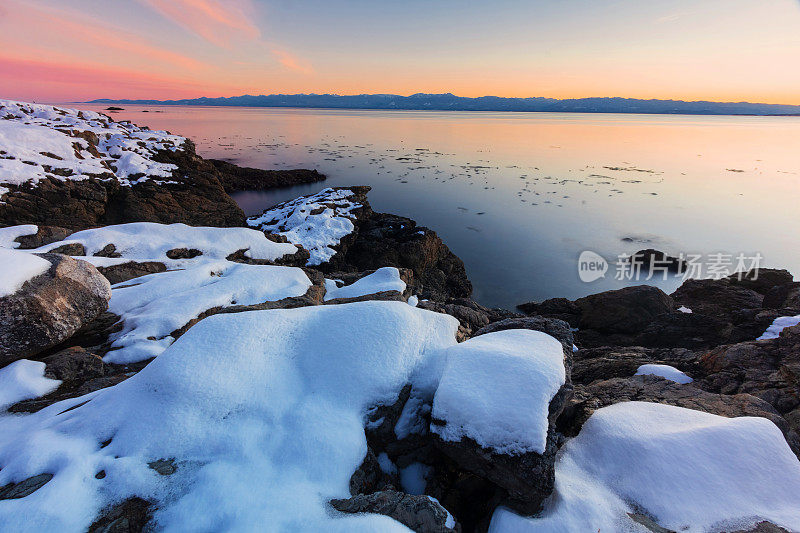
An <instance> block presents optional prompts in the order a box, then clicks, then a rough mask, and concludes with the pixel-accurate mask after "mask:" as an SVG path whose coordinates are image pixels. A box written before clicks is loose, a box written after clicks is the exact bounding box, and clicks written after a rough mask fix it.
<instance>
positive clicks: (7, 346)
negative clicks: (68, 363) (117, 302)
mask: <svg viewBox="0 0 800 533" xmlns="http://www.w3.org/2000/svg"><path fill="white" fill-rule="evenodd" d="M40 257H43V258H44V259H46V260H48V261H49V262H50V263H51V267H50V269H49V270H48V271H47V272H45V273H44V274H41V275H39V276H37V277H35V278H33V279H31V280H29V281H27V282H26V283H25V284H24V285H23V286H22V288H21V289H19V290H18V291H17V292H16V293H14V294H12V295H10V296H6V297H4V298H0V366H4V365H7V364H8V363H11V362H13V361H16V360H18V359H25V358H30V357H31V356H34V355H36V354H37V353H39V352H41V351H43V350H45V349H47V348H50V347H52V346H55V345H56V344H58V343H60V342H62V341H64V340H65V339H68V338H69V337H70V336H72V335H73V334H74V333H75V332H76V331H78V330H79V329H80V328H81V327H82V326H83V325H85V324H86V323H88V322H90V321H91V320H93V319H94V318H95V317H97V316H98V315H99V314H100V313H102V312H104V311H105V310H106V309H107V308H108V300H109V299H110V298H111V286H110V284H109V283H108V280H106V278H104V277H103V276H102V275H101V274H100V272H98V271H97V269H96V268H95V267H93V266H92V265H90V264H89V263H87V262H85V261H80V260H76V259H73V258H71V257H68V256H65V255H59V254H40Z"/></svg>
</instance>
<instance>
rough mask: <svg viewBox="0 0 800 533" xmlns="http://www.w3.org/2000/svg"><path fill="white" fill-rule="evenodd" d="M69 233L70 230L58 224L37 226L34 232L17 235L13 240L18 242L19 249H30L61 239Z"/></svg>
mask: <svg viewBox="0 0 800 533" xmlns="http://www.w3.org/2000/svg"><path fill="white" fill-rule="evenodd" d="M71 233H72V232H71V231H70V230H68V229H66V228H60V227H58V226H38V228H37V230H36V233H34V234H32V235H23V236H21V237H17V238H16V239H15V241H16V242H18V243H19V249H20V250H30V249H32V248H39V247H40V246H44V245H46V244H51V243H54V242H58V241H63V240H64V239H66V238H67V237H69V236H70V234H71Z"/></svg>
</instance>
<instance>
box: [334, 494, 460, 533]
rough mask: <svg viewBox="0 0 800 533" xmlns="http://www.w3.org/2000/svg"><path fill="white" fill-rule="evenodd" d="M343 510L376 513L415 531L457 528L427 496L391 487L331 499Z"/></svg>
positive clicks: (436, 532)
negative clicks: (350, 496)
mask: <svg viewBox="0 0 800 533" xmlns="http://www.w3.org/2000/svg"><path fill="white" fill-rule="evenodd" d="M331 506H332V507H333V508H334V509H336V510H337V511H341V512H343V513H377V514H382V515H386V516H388V517H391V518H393V519H395V520H397V521H398V522H400V523H401V524H403V525H405V526H406V527H408V528H409V529H411V530H412V531H416V532H417V533H449V532H454V531H460V528H459V527H458V526H457V524H456V523H455V521H454V520H453V519H450V520H448V518H450V516H449V513H448V512H447V510H445V508H444V507H442V506H441V505H440V504H439V503H437V502H435V501H433V500H432V499H431V498H430V497H428V496H424V495H421V496H412V495H411V494H405V493H403V492H397V491H394V490H385V491H380V492H376V493H373V494H359V495H357V496H353V497H352V498H348V499H346V500H331Z"/></svg>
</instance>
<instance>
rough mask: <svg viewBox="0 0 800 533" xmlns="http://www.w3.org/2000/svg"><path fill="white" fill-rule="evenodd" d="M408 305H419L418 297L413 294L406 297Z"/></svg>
mask: <svg viewBox="0 0 800 533" xmlns="http://www.w3.org/2000/svg"><path fill="white" fill-rule="evenodd" d="M408 305H410V306H413V307H416V306H418V305H419V297H418V296H417V295H415V294H412V295H411V296H409V297H408Z"/></svg>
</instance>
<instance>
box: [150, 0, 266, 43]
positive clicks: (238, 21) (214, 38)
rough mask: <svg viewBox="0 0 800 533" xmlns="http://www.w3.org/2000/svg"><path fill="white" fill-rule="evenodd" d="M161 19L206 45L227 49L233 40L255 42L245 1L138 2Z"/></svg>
mask: <svg viewBox="0 0 800 533" xmlns="http://www.w3.org/2000/svg"><path fill="white" fill-rule="evenodd" d="M140 1H142V2H144V3H145V4H147V5H148V6H150V7H152V8H153V9H155V10H156V11H158V12H159V13H160V14H161V15H163V16H164V17H166V18H168V19H170V20H172V21H173V22H175V23H176V24H178V25H180V26H182V27H184V28H186V29H187V30H189V31H191V32H193V33H195V34H197V35H199V36H200V37H202V38H204V39H206V40H207V41H209V42H212V43H214V44H216V45H217V46H221V47H224V48H229V47H230V46H231V42H232V41H234V40H236V39H241V38H244V39H247V40H257V39H258V38H259V37H260V36H261V32H260V31H259V29H258V28H257V27H256V26H255V25H254V24H253V23H252V21H251V19H250V15H251V14H252V12H253V6H252V4H251V3H250V2H249V1H247V0H228V1H226V2H224V3H223V2H221V1H219V0H140Z"/></svg>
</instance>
